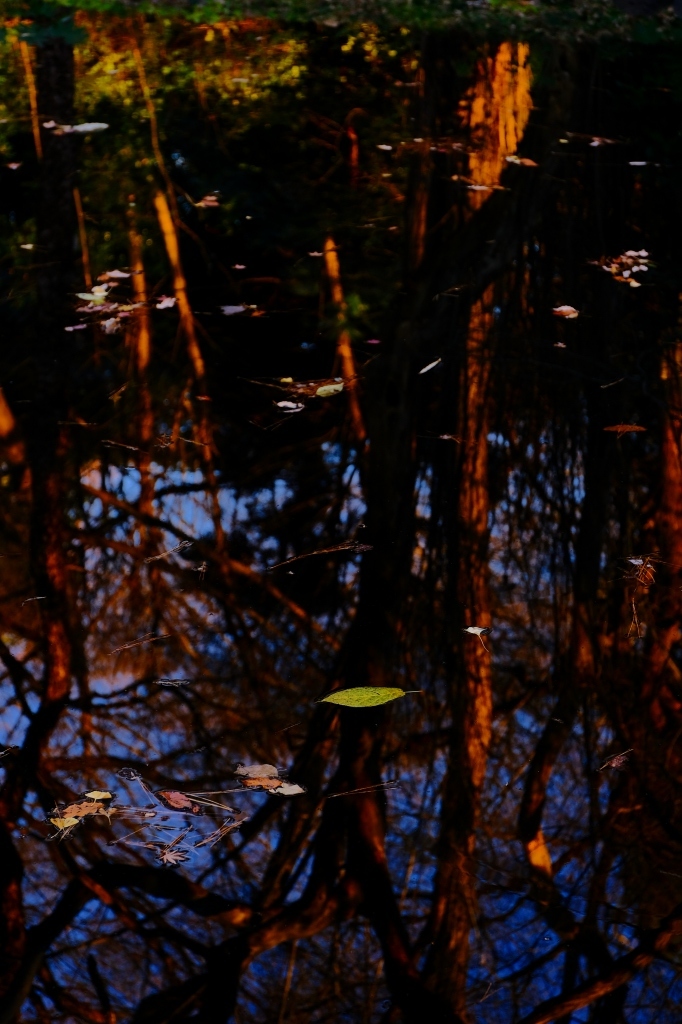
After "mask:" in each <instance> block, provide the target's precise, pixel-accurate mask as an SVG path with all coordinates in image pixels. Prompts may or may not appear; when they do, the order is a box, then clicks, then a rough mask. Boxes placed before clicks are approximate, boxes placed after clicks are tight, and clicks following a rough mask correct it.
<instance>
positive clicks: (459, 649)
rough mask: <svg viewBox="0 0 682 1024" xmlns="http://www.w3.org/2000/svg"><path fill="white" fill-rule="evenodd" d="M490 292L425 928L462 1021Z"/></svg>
mask: <svg viewBox="0 0 682 1024" xmlns="http://www.w3.org/2000/svg"><path fill="white" fill-rule="evenodd" d="M492 307H493V287H492V286H491V287H489V288H488V289H487V291H486V292H485V293H484V295H483V296H482V297H481V298H480V299H478V300H477V301H476V302H475V303H474V305H473V307H472V309H471V314H470V318H469V329H468V333H467V339H466V345H465V354H464V362H463V365H462V368H461V374H460V387H459V395H460V397H459V401H460V414H459V430H458V433H459V434H460V436H461V438H462V446H461V456H460V464H459V467H458V474H457V479H458V487H459V493H458V502H457V506H456V517H457V521H456V522H453V523H451V535H452V540H451V545H452V549H451V555H450V560H449V570H448V573H449V577H450V595H449V607H450V615H451V617H452V623H451V625H452V628H453V632H454V636H453V649H452V652H451V655H450V665H449V673H448V674H449V677H450V715H451V718H452V736H451V741H450V751H449V762H448V771H447V775H446V779H445V782H444V786H443V798H442V812H441V815H442V817H441V833H440V839H439V847H438V869H437V876H436V884H435V892H434V899H433V906H432V916H431V921H430V923H429V937H430V939H431V941H432V942H433V946H432V953H431V956H430V960H429V963H428V965H427V972H428V975H429V978H430V982H431V985H432V987H433V988H434V989H435V990H436V991H437V992H439V993H440V994H441V995H442V996H444V997H445V998H447V999H448V1001H449V1002H450V1005H451V1006H452V1007H453V1009H454V1010H455V1011H456V1012H457V1013H458V1014H459V1015H460V1016H461V1017H462V1018H464V1017H465V1016H466V976H467V965H468V958H469V933H470V931H471V929H472V928H473V927H474V925H475V921H476V889H475V874H476V872H475V869H474V865H473V862H472V857H473V852H474V844H475V830H476V825H477V820H478V814H479V803H480V795H481V789H482V786H483V780H484V777H485V770H486V762H487V757H488V747H489V744H490V734H491V720H492V693H491V668H490V655H489V654H488V653H487V651H486V650H484V648H483V646H482V644H480V643H479V642H478V639H477V638H476V637H475V636H466V635H465V636H464V639H463V640H462V639H460V638H461V637H462V636H463V634H462V633H461V632H459V631H460V630H461V629H462V628H463V627H464V626H474V625H476V626H489V625H490V595H489V590H488V510H489V498H488V440H487V435H488V429H489V427H488V424H489V407H490V382H491V367H492V358H491V357H492V351H491V349H492V342H491V332H492V328H493V312H492Z"/></svg>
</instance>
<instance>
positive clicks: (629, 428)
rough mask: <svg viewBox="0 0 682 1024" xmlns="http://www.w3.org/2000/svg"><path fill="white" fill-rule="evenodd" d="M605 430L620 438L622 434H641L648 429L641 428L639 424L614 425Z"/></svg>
mask: <svg viewBox="0 0 682 1024" xmlns="http://www.w3.org/2000/svg"><path fill="white" fill-rule="evenodd" d="M604 430H607V431H609V432H610V433H612V434H618V437H620V436H621V435H622V434H641V433H642V432H643V431H645V430H646V427H640V426H639V425H638V424H637V423H614V424H612V425H611V426H610V427H604Z"/></svg>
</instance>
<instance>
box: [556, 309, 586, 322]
mask: <svg viewBox="0 0 682 1024" xmlns="http://www.w3.org/2000/svg"><path fill="white" fill-rule="evenodd" d="M552 312H553V313H554V316H561V317H563V318H564V319H565V320H577V318H578V316H579V315H580V314H579V313H578V310H577V309H576V308H575V307H574V306H555V307H554V309H553V310H552Z"/></svg>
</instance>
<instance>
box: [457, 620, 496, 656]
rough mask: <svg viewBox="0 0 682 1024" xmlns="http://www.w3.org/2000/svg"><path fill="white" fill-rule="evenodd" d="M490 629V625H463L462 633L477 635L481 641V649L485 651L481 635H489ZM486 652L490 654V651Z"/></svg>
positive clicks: (491, 629)
mask: <svg viewBox="0 0 682 1024" xmlns="http://www.w3.org/2000/svg"><path fill="white" fill-rule="evenodd" d="M492 631H493V628H492V626H465V627H464V629H463V630H462V632H463V633H472V634H473V636H477V637H478V639H479V640H480V641H481V645H482V647H483V649H484V650H486V651H488V648H487V647H486V646H485V644H484V643H483V637H484V636H490V634H491V633H492ZM488 654H490V651H488Z"/></svg>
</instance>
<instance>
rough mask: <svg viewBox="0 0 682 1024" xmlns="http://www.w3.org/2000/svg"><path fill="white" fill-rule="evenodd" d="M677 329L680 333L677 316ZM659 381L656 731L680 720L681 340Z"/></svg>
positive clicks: (650, 674)
mask: <svg viewBox="0 0 682 1024" xmlns="http://www.w3.org/2000/svg"><path fill="white" fill-rule="evenodd" d="M678 330H679V331H681V332H682V317H681V320H680V325H679V326H678ZM661 378H662V381H663V387H664V393H665V399H666V402H665V411H664V414H663V425H662V435H663V436H662V438H661V456H660V465H661V482H660V502H659V506H658V515H657V532H658V541H659V545H660V557H661V558H662V559H663V562H662V564H660V566H659V567H658V573H657V577H658V578H657V583H656V595H657V598H658V600H657V602H656V611H655V619H654V621H653V622H652V623H651V644H650V646H649V650H648V652H647V666H646V673H645V682H644V687H643V690H642V698H643V700H644V701H645V702H646V703H647V704H648V705H649V709H650V714H651V718H652V720H653V723H654V725H655V726H656V728H657V729H658V730H660V731H662V730H663V729H664V728H665V726H666V720H667V719H669V718H672V720H673V721H676V722H678V721H679V719H680V718H682V703H681V702H680V700H679V698H678V697H676V696H675V695H674V692H673V691H674V690H675V689H677V688H678V687H679V670H678V669H677V668H676V667H675V666H674V665H673V664H672V663H671V661H670V651H671V649H672V647H673V646H674V645H675V644H676V643H678V642H679V640H680V637H681V636H682V633H681V632H680V625H679V622H680V615H681V614H682V592H681V591H680V583H682V570H681V569H680V566H682V525H681V524H682V341H679V340H676V341H675V342H674V343H673V344H672V345H670V346H669V347H668V348H667V349H666V350H665V351H664V354H663V360H662V366H661Z"/></svg>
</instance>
